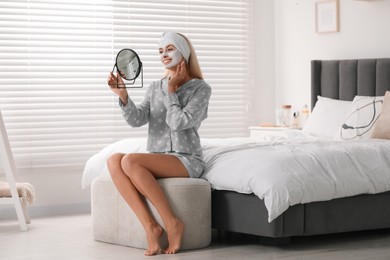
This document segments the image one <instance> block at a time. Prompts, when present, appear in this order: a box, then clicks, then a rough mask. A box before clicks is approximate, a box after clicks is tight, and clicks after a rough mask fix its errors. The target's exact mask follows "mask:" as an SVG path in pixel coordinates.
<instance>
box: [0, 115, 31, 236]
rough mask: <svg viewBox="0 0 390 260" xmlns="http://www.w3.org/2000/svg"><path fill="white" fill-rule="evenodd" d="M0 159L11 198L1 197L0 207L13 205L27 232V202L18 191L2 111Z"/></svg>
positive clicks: (21, 227)
mask: <svg viewBox="0 0 390 260" xmlns="http://www.w3.org/2000/svg"><path fill="white" fill-rule="evenodd" d="M0 157H1V159H2V161H3V168H4V171H5V176H6V180H7V182H8V185H9V190H10V192H11V197H0V205H4V204H13V205H14V206H15V210H16V215H17V217H18V221H19V225H20V229H21V230H22V231H27V224H28V223H30V216H29V214H28V211H27V201H26V200H25V199H23V198H22V197H20V196H19V194H18V191H17V189H16V180H17V173H16V167H15V161H14V157H13V155H12V151H11V147H10V145H9V140H8V135H7V132H6V129H5V126H4V121H3V116H2V114H1V111H0Z"/></svg>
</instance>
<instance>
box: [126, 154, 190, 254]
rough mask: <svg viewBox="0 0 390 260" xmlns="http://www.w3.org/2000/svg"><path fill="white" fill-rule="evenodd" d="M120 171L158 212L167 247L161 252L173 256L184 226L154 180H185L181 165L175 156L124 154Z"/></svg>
mask: <svg viewBox="0 0 390 260" xmlns="http://www.w3.org/2000/svg"><path fill="white" fill-rule="evenodd" d="M121 162H122V169H123V171H124V172H125V173H126V175H127V176H129V178H130V180H131V182H132V183H133V184H134V186H135V187H136V188H137V190H138V191H139V192H141V193H142V194H143V195H144V196H145V197H146V198H148V199H149V200H150V201H151V202H152V204H153V205H154V206H155V208H156V209H157V211H158V212H159V214H160V216H161V218H162V220H163V222H164V225H165V228H166V231H167V235H168V242H169V246H168V248H166V249H165V250H163V251H162V252H163V253H166V254H174V253H176V252H177V251H178V250H179V249H180V245H181V238H182V235H183V232H184V224H183V223H182V222H181V220H179V219H178V218H177V217H176V216H175V214H174V213H173V211H172V208H171V206H170V204H169V202H168V200H167V198H166V196H165V194H164V192H163V190H162V189H161V186H160V185H159V184H158V183H157V181H156V178H169V177H188V173H187V170H186V169H185V167H184V165H183V164H182V163H181V162H180V160H179V159H177V158H176V157H175V156H172V155H167V154H127V155H125V156H124V157H123V159H122V161H121Z"/></svg>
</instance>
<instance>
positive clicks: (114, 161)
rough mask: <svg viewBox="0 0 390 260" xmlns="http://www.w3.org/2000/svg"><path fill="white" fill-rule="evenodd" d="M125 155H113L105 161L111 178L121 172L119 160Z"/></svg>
mask: <svg viewBox="0 0 390 260" xmlns="http://www.w3.org/2000/svg"><path fill="white" fill-rule="evenodd" d="M124 155H125V154H122V153H114V154H112V155H111V156H110V157H109V158H108V159H107V162H106V163H107V168H108V171H109V172H110V174H111V176H113V175H115V174H117V173H118V172H119V170H121V160H122V158H123V156H124Z"/></svg>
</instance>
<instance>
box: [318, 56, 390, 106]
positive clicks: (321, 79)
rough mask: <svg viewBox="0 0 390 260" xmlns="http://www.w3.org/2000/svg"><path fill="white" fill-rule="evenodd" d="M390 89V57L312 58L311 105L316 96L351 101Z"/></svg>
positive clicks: (383, 92) (377, 94)
mask: <svg viewBox="0 0 390 260" xmlns="http://www.w3.org/2000/svg"><path fill="white" fill-rule="evenodd" d="M386 90H390V58H385V59H359V60H313V61H311V106H312V108H313V107H314V105H315V103H316V101H317V96H318V95H320V96H324V97H329V98H333V99H341V100H352V99H353V98H354V97H355V96H356V95H360V96H383V95H384V94H385V92H386Z"/></svg>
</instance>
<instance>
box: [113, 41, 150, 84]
mask: <svg viewBox="0 0 390 260" xmlns="http://www.w3.org/2000/svg"><path fill="white" fill-rule="evenodd" d="M123 51H130V52H132V53H133V54H134V55H135V58H136V59H137V61H138V64H139V66H138V69H137V72H136V73H135V76H134V78H131V79H128V78H125V77H123V76H122V74H121V73H119V75H120V76H121V78H122V79H123V80H125V81H123V83H124V85H125V86H124V87H122V86H121V85H119V84H118V83H117V88H142V87H143V86H144V70H143V64H142V62H141V59H140V58H139V56H138V54H137V53H136V52H135V51H134V50H133V49H127V48H126V49H122V50H120V51H119V52H118V54H117V55H116V58H115V64H114V67H113V68H112V73H114V70H115V68H116V70H117V71H120V70H119V68H118V58H119V56H120V54H121V53H122V52H123ZM140 73H141V86H133V85H134V83H135V80H136V79H137V78H138V77H139V75H140ZM128 85H130V87H129V86H128Z"/></svg>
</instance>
